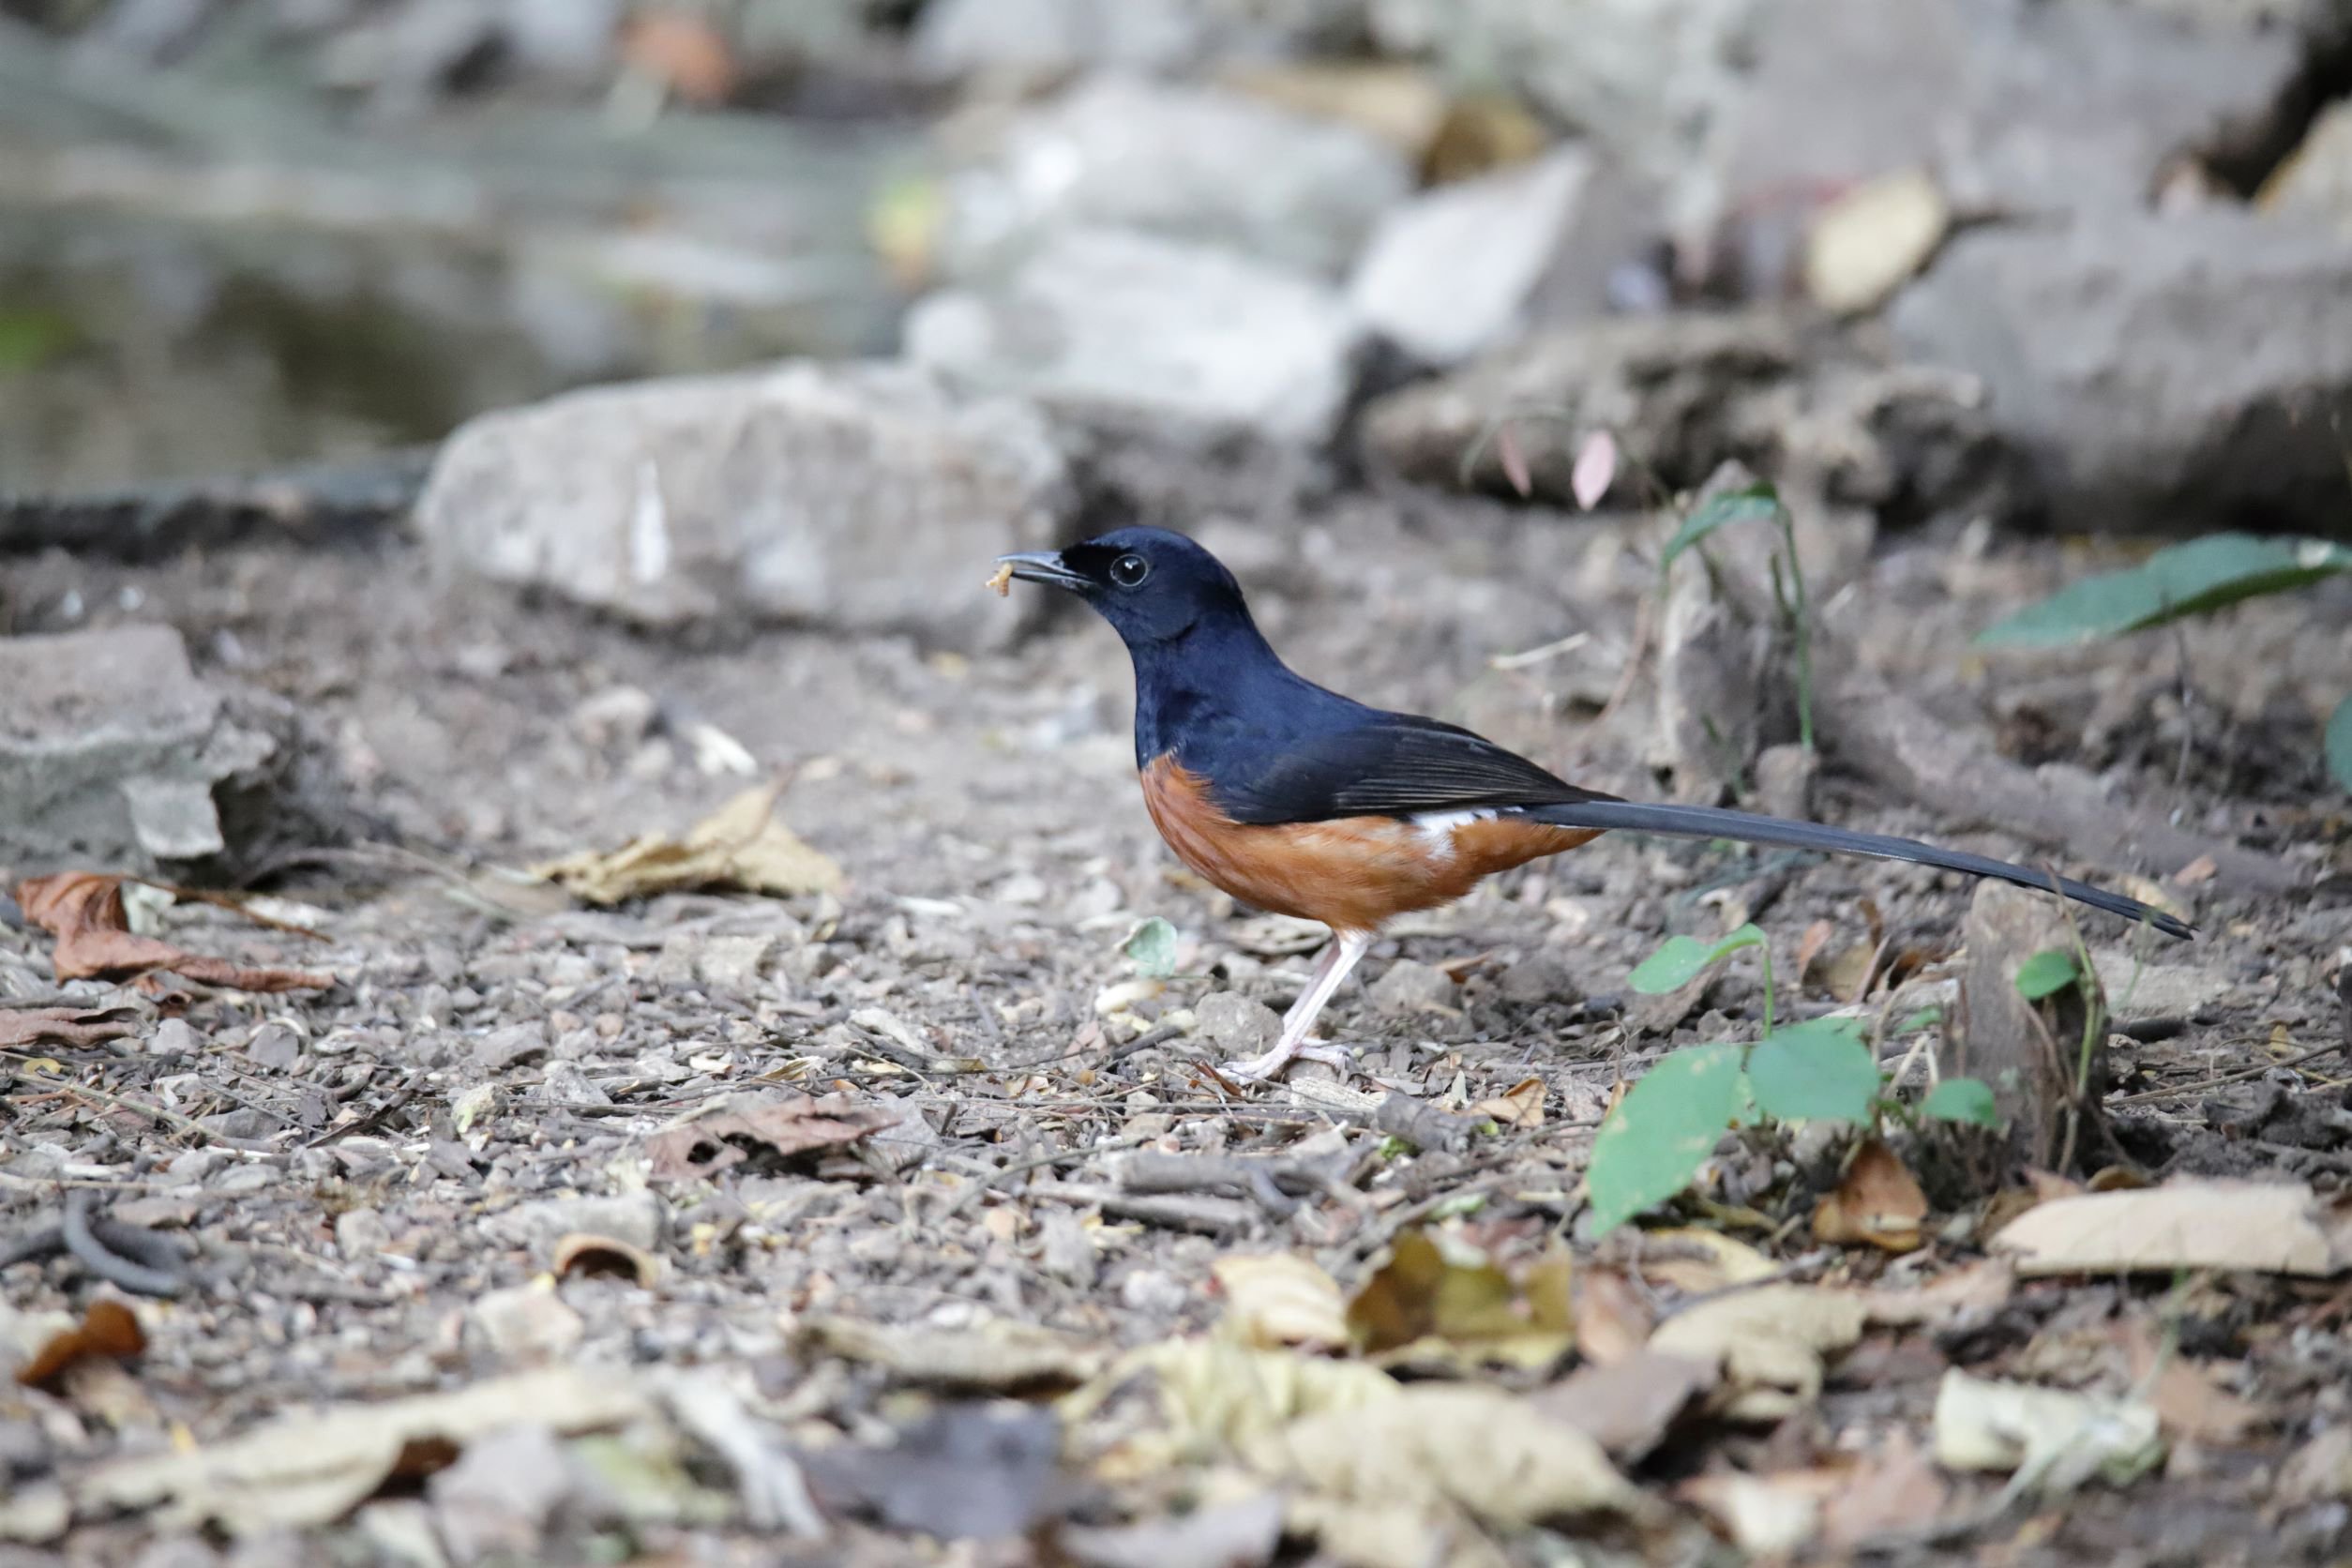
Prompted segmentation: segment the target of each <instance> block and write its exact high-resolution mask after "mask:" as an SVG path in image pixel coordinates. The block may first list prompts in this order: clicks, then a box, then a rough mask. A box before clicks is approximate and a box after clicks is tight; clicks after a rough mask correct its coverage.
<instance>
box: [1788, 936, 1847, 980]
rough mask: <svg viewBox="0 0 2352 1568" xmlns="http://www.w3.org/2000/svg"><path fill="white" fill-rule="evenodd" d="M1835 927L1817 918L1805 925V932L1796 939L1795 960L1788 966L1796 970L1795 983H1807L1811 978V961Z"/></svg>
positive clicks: (1826, 941)
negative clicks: (1810, 923)
mask: <svg viewBox="0 0 2352 1568" xmlns="http://www.w3.org/2000/svg"><path fill="white" fill-rule="evenodd" d="M1836 930H1837V927H1834V926H1832V925H1831V924H1830V923H1829V922H1828V921H1826V920H1817V921H1815V922H1814V923H1813V924H1812V925H1810V926H1807V927H1805V934H1804V935H1803V936H1801V937H1799V938H1798V939H1797V961H1796V962H1795V963H1794V964H1792V965H1790V966H1789V967H1790V968H1792V969H1794V970H1795V971H1796V972H1797V984H1799V985H1800V986H1802V985H1806V984H1809V983H1810V982H1811V981H1812V978H1813V961H1814V960H1815V959H1816V958H1818V957H1820V956H1821V950H1822V949H1823V948H1825V947H1827V946H1829V944H1830V938H1831V937H1832V935H1834V934H1835V933H1836Z"/></svg>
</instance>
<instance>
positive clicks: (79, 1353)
mask: <svg viewBox="0 0 2352 1568" xmlns="http://www.w3.org/2000/svg"><path fill="white" fill-rule="evenodd" d="M146 1348H147V1336H146V1335H145V1334H142V1333H141V1332H140V1330H139V1319H138V1318H137V1316H136V1315H135V1314H133V1313H132V1311H131V1310H130V1308H129V1307H128V1306H125V1305H124V1304H122V1303H121V1302H118V1301H116V1300H114V1299H113V1297H112V1296H100V1297H99V1298H98V1300H96V1301H94V1302H92V1303H91V1304H89V1305H88V1306H86V1307H84V1308H83V1312H82V1321H81V1322H79V1323H77V1324H75V1325H74V1326H73V1327H72V1328H69V1329H67V1330H65V1331H64V1332H63V1333H60V1334H53V1335H51V1336H50V1338H49V1341H48V1343H46V1344H44V1345H42V1346H41V1348H40V1349H38V1350H36V1351H34V1352H33V1355H32V1357H31V1359H30V1360H28V1361H26V1362H25V1364H23V1366H20V1367H18V1368H17V1369H16V1380H17V1381H18V1382H19V1383H20V1384H22V1385H23V1386H24V1387H26V1388H40V1387H44V1386H46V1385H48V1384H51V1383H53V1382H55V1381H56V1380H58V1379H59V1378H61V1377H63V1376H65V1374H66V1371H67V1369H68V1368H69V1367H71V1366H73V1365H75V1364H78V1363H81V1362H83V1361H89V1360H93V1359H96V1358H98V1357H105V1358H108V1359H110V1360H115V1361H121V1360H127V1359H128V1358H129V1357H132V1356H135V1355H137V1354H139V1353H140V1352H141V1351H142V1350H144V1349H146Z"/></svg>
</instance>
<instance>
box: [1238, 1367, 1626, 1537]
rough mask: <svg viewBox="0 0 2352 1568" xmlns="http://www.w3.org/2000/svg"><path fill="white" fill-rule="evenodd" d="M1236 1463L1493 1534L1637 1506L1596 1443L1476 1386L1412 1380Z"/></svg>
mask: <svg viewBox="0 0 2352 1568" xmlns="http://www.w3.org/2000/svg"><path fill="white" fill-rule="evenodd" d="M1243 1457H1244V1459H1245V1460H1247V1461H1248V1463H1249V1464H1250V1466H1251V1467H1252V1468H1253V1469H1255V1470H1258V1471H1259V1473H1261V1474H1263V1475H1265V1476H1267V1477H1268V1478H1269V1479H1272V1480H1277V1481H1286V1482H1293V1483H1299V1484H1303V1485H1307V1486H1311V1487H1313V1488H1315V1489H1316V1490H1318V1491H1320V1492H1325V1493H1329V1494H1331V1495H1333V1496H1334V1497H1336V1498H1340V1499H1344V1500H1349V1501H1351V1502H1357V1503H1362V1504H1365V1505H1371V1506H1377V1507H1407V1508H1413V1509H1416V1510H1426V1509H1436V1508H1442V1507H1446V1506H1449V1505H1450V1506H1454V1507H1459V1508H1461V1509H1464V1510H1466V1511H1467V1512H1468V1513H1470V1515H1472V1516H1474V1517H1476V1518H1477V1519H1479V1520H1480V1521H1481V1522H1483V1523H1485V1524H1486V1525H1488V1526H1490V1527H1493V1528H1495V1529H1500V1530H1524V1529H1527V1528H1529V1527H1530V1526H1532V1525H1535V1524H1538V1523H1541V1522H1542V1521H1544V1520H1546V1519H1555V1518H1562V1517H1568V1516H1572V1515H1580V1514H1591V1513H1595V1512H1601V1511H1607V1512H1615V1513H1624V1514H1637V1513H1641V1512H1644V1511H1645V1507H1646V1505H1645V1502H1644V1500H1643V1499H1642V1497H1641V1495H1640V1493H1639V1492H1637V1491H1636V1490H1635V1488H1634V1487H1633V1486H1632V1485H1629V1484H1628V1483H1627V1482H1626V1481H1625V1479H1624V1478H1623V1477H1622V1476H1621V1475H1619V1474H1618V1473H1617V1471H1616V1470H1615V1469H1614V1468H1613V1467H1612V1466H1611V1465H1610V1464H1609V1461H1608V1455H1606V1454H1603V1453H1602V1452H1601V1447H1600V1444H1598V1443H1596V1442H1594V1441H1593V1440H1591V1438H1589V1437H1586V1436H1585V1435H1584V1434H1583V1433H1582V1432H1579V1431H1577V1430H1576V1428H1575V1427H1573V1426H1570V1425H1565V1424H1564V1423H1561V1422H1559V1421H1555V1420H1552V1419H1550V1418H1549V1417H1547V1416H1545V1415H1544V1414H1542V1413H1541V1412H1539V1411H1538V1410H1536V1409H1535V1407H1534V1406H1533V1405H1532V1404H1531V1403H1530V1402H1529V1401H1528V1400H1525V1399H1521V1398H1517V1397H1515V1396H1514V1395H1509V1394H1506V1393H1504V1392H1502V1391H1501V1390H1500V1389H1495V1388H1488V1387H1485V1386H1483V1385H1478V1384H1448V1383H1415V1384H1412V1385H1410V1386H1408V1387H1405V1388H1402V1389H1400V1390H1398V1391H1397V1393H1396V1395H1395V1397H1394V1398H1391V1399H1383V1400H1378V1401H1376V1402H1374V1403H1372V1404H1369V1405H1366V1406H1364V1407H1362V1408H1360V1409H1357V1410H1338V1411H1328V1412H1325V1413H1323V1414H1320V1415H1313V1416H1307V1417H1305V1418H1304V1419H1303V1420H1299V1421H1295V1422H1292V1423H1291V1424H1290V1425H1288V1426H1286V1427H1283V1428H1282V1429H1280V1430H1279V1431H1275V1432H1270V1433H1267V1434H1264V1435H1263V1436H1261V1437H1259V1438H1258V1439H1256V1440H1252V1441H1250V1442H1248V1443H1246V1444H1244V1447H1243Z"/></svg>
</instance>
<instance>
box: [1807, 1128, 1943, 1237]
mask: <svg viewBox="0 0 2352 1568" xmlns="http://www.w3.org/2000/svg"><path fill="white" fill-rule="evenodd" d="M1926 1218H1927V1195H1926V1194H1925V1193H1924V1192H1922V1191H1921V1190H1920V1184H1919V1183H1918V1181H1917V1180H1916V1179H1915V1178H1913V1176H1912V1175H1911V1173H1910V1171H1909V1169H1908V1168H1906V1167H1905V1166H1904V1164H1903V1162H1902V1160H1900V1159H1899V1158H1897V1157H1896V1155H1895V1153H1894V1151H1893V1150H1892V1149H1890V1148H1888V1147H1887V1146H1886V1145H1885V1144H1884V1143H1882V1142H1880V1141H1879V1140H1878V1139H1877V1138H1871V1139H1869V1140H1867V1141H1866V1142H1864V1143H1863V1144H1862V1147H1861V1148H1859V1149H1857V1150H1856V1151H1855V1152H1854V1157H1853V1159H1852V1160H1851V1161H1850V1162H1848V1163H1847V1167H1846V1174H1845V1176H1844V1178H1843V1179H1841V1180H1840V1181H1839V1183H1838V1184H1837V1190H1836V1191H1835V1192H1832V1193H1831V1194H1830V1195H1829V1196H1828V1197H1827V1198H1824V1199H1821V1202H1820V1205H1819V1206H1818V1207H1817V1208H1816V1209H1815V1210H1814V1211H1813V1236H1814V1239H1815V1240H1816V1241H1819V1242H1827V1243H1829V1244H1832V1245H1834V1246H1855V1245H1864V1244H1866V1245H1869V1246H1875V1247H1880V1248H1883V1249H1885V1250H1886V1251H1888V1252H1916V1251H1918V1250H1919V1246H1920V1241H1921V1237H1920V1227H1921V1226H1922V1224H1923V1223H1924V1222H1925V1221H1926Z"/></svg>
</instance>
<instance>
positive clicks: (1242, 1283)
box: [1211, 1252, 1349, 1349]
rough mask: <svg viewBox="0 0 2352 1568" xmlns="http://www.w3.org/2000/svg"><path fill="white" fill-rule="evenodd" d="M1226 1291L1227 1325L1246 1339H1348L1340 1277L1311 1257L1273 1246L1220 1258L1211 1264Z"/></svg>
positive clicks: (1267, 1344) (1272, 1345)
mask: <svg viewBox="0 0 2352 1568" xmlns="http://www.w3.org/2000/svg"><path fill="white" fill-rule="evenodd" d="M1211 1273H1213V1274H1214V1275H1215V1276H1216V1282H1217V1287H1218V1289H1222V1290H1223V1291H1224V1292H1225V1318H1224V1321H1223V1325H1222V1326H1223V1328H1224V1330H1225V1331H1226V1332H1227V1333H1229V1334H1232V1335H1233V1336H1235V1337H1236V1338H1238V1339H1240V1340H1241V1342H1242V1343H1244V1344H1245V1345H1252V1346H1255V1347H1257V1348H1258V1349H1279V1348H1280V1347H1282V1346H1286V1345H1296V1346H1301V1347H1304V1348H1307V1349H1340V1348H1341V1347H1343V1346H1345V1345H1346V1344H1347V1343H1348V1338H1349V1335H1348V1309H1347V1303H1346V1301H1345V1300H1344V1299H1343V1298H1342V1297H1341V1295H1340V1293H1339V1285H1338V1282H1337V1281H1335V1280H1334V1279H1333V1278H1332V1276H1331V1275H1329V1274H1325V1273H1324V1272H1323V1270H1322V1268H1321V1266H1320V1265H1319V1264H1318V1263H1316V1261H1315V1260H1314V1259H1311V1258H1305V1257H1302V1256H1300V1255H1299V1254H1296V1253H1289V1252H1275V1253H1262V1254H1256V1255H1249V1256H1242V1257H1232V1258H1220V1259H1217V1260H1216V1262H1215V1263H1214V1265H1212V1267H1211Z"/></svg>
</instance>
